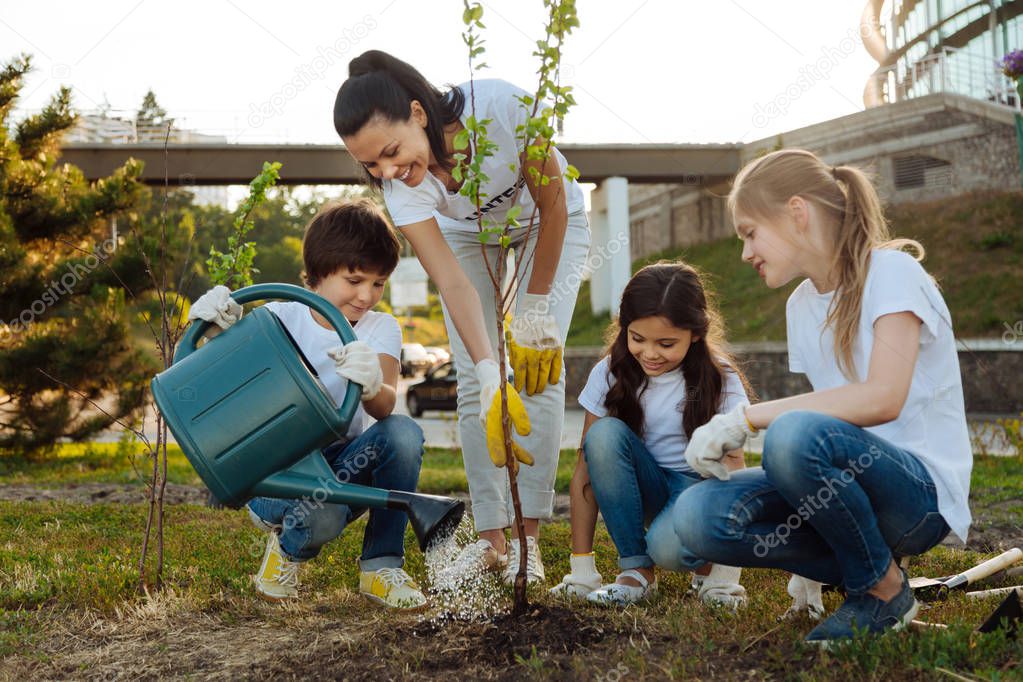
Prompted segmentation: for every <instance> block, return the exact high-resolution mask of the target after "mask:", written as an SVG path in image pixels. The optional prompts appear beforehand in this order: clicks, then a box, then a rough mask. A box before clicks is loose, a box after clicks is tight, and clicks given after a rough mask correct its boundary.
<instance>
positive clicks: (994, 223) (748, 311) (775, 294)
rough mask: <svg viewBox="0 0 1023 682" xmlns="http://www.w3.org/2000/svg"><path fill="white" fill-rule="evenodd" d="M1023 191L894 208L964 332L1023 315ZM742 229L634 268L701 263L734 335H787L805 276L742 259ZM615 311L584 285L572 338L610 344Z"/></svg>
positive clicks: (897, 228)
mask: <svg viewBox="0 0 1023 682" xmlns="http://www.w3.org/2000/svg"><path fill="white" fill-rule="evenodd" d="M1021 216H1023V193H1020V192H1011V193H998V194H977V195H969V196H964V197H958V198H956V199H951V200H942V201H935V202H929V203H920V204H906V205H902V206H898V207H895V208H893V209H891V210H890V211H889V213H888V218H889V220H890V223H891V226H892V232H893V234H894V235H895V236H897V237H909V238H912V239H916V240H918V241H920V242H921V243H922V244H923V246H924V248H925V249H926V250H927V258H926V259H925V260H924V263H923V264H924V267H925V268H926V269H927V271H928V272H930V273H931V274H932V275H933V276H934V277H935V279H937V281H938V283H939V285H940V286H941V289H942V294H943V295H944V297H945V301H946V303H947V304H948V307H949V310H950V311H951V313H952V320H953V323H954V325H955V330H956V335H957V336H959V337H961V338H983V337H993V338H999V337H1000V336H1001V335H1002V333H1003V332H1005V325H1006V324H1008V325H1010V326H1012V325H1013V324H1015V322H1016V321H1017V320H1023V218H1021ZM741 251H742V246H741V244H740V242H739V240H738V239H737V238H735V237H729V238H726V239H722V240H719V241H715V242H709V243H706V244H697V245H695V246H692V247H688V248H683V249H675V250H669V251H664V252H662V253H657V254H654V255H652V256H649V257H647V258H644V259H641V260H638V261H636V262H635V263H633V267H632V270H633V272H635V271H636V270H638V269H639V268H641V267H643V266H644V265H647V264H648V263H653V262H656V261H658V260H662V259H667V260H676V259H681V260H685V261H687V262H688V263H690V264H692V265H694V266H696V267H697V268H698V269H700V270H702V271H703V272H704V273H705V274H706V275H707V279H708V283H709V285H710V288H711V290H712V291H714V292H716V295H717V299H718V305H719V307H720V310H721V314H722V316H723V317H724V320H725V324H726V327H727V330H728V338H729V340H731V341H783V340H784V339H785V301H786V300H787V299H788V296H789V294H790V293H791V292H792V289H794V288H795V287H796V285H797V284H798V282H793V283H791V284H789V285H788V286H785V287H782V288H780V289H776V290H772V289H768V288H767V287H766V286H764V284H763V282H761V281H760V278H759V277H757V274H756V272H755V271H754V270H753V268H751V267H749V265H747V264H746V263H744V262H742V260H741V258H740V253H741ZM609 322H610V317H609V316H608V315H606V314H604V315H599V316H595V315H593V313H592V310H591V308H590V300H589V283H588V282H584V283H583V286H582V287H581V288H580V291H579V299H578V300H577V302H576V308H575V313H574V316H573V318H572V326H571V328H570V329H569V334H568V345H569V346H600V345H603V334H604V330H605V329H606V327H607V325H608V323H609Z"/></svg>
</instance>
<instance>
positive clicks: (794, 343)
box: [785, 249, 973, 542]
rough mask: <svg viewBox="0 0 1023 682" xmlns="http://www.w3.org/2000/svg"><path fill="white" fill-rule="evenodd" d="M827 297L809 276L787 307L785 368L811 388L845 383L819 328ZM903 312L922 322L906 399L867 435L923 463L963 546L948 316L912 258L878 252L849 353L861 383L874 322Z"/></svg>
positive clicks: (967, 450) (965, 488)
mask: <svg viewBox="0 0 1023 682" xmlns="http://www.w3.org/2000/svg"><path fill="white" fill-rule="evenodd" d="M832 295H833V293H832V292H829V293H826V294H821V293H818V292H817V289H816V288H815V287H814V285H813V283H812V282H811V281H810V280H809V279H807V280H805V281H804V282H802V284H800V285H799V286H798V287H796V290H795V291H793V292H792V295H791V296H790V297H789V300H788V303H787V305H786V310H785V316H786V324H787V329H788V351H789V369H790V370H791V371H792V372H798V373H801V374H805V375H806V376H807V378H808V379H809V380H810V384H811V385H812V386H813V390H815V391H822V390H825V389H829V388H836V387H838V386H845V385H847V384H848V383H849V380H848V379H846V378H845V376H843V375H842V372H841V370H840V369H839V367H838V363H837V361H836V359H835V351H834V340H835V337H834V333H833V331H832V330H831V328H830V327H828V328H825V326H824V325H825V320H826V319H827V315H828V307H829V306H830V305H831V299H832ZM907 311H908V312H911V313H913V314H914V315H916V316H917V317H918V318H920V320H921V321H922V322H923V324H922V325H921V327H920V352H919V355H918V356H917V361H916V365H915V366H914V368H913V378H912V383H911V384H910V388H909V395H907V396H906V403H905V404H904V405H903V407H902V412H900V413H899V416H898V418H897V419H895V420H894V421H891V422H888V423H886V424H880V425H878V426H871V427H868V428H867V429H866V430H867V431H870V432H871V433H873V434H874V435H876V436H879V437H881V438H884V439H885V440H887V441H888V442H890V443H892V444H893V445H896V446H898V447H900V448H902V449H904V450H908V451H909V452H911V453H913V454H914V455H916V456H917V457H918V458H919V459H920V461H921V463H923V465H924V467H925V468H926V469H927V471H928V473H930V475H931V477H932V478H933V479H934V483H935V487H936V488H937V494H938V510H939V511H940V512H941V515H942V517H943V518H944V519H945V521H946V522H947V523H948V525H949V527H950V528H951V529H952V530H953V532H955V534H956V535H958V536H959V538H960V539H962V540H963V541H964V542H965V541H966V534H967V531H968V530H969V527H970V508H969V504H968V498H969V493H970V470H971V469H972V468H973V451H972V448H971V446H970V435H969V431H968V429H967V425H966V409H965V406H964V403H963V385H962V378H961V376H960V374H959V355H958V353H957V352H956V342H955V337H954V335H953V332H952V316H951V314H950V313H949V311H948V306H947V305H945V301H944V299H943V298H942V297H941V293H940V292H939V291H938V287H937V285H936V284H935V283H934V281H933V280H932V279H931V277H930V276H929V275H928V274H927V272H926V271H925V270H924V269H923V267H922V266H921V265H920V263H918V262H917V261H916V260H915V259H914V258H913V257H912V256H911V255H909V254H908V253H905V252H903V251H896V250H893V249H875V250H874V251H872V252H871V257H870V266H869V270H868V271H867V280H866V284H865V285H864V289H863V307H862V312H861V314H860V326H859V331H858V333H857V336H856V341H855V345H854V350H853V357H854V358H855V362H856V372H857V374H858V375H859V377H860V378H861V380H865V379H866V374H867V370H868V369H869V367H870V353H871V350H872V349H873V346H874V323H875V322H876V321H877V319H878V318H879V317H881V316H883V315H889V314H893V313H899V312H907Z"/></svg>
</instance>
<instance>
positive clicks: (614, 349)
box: [604, 262, 750, 437]
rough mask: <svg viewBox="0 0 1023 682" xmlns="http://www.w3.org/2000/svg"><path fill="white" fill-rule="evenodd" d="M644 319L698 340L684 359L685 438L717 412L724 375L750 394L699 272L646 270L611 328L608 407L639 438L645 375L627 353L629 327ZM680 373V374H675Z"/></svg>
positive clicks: (664, 266)
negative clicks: (730, 374) (652, 319)
mask: <svg viewBox="0 0 1023 682" xmlns="http://www.w3.org/2000/svg"><path fill="white" fill-rule="evenodd" d="M644 317H663V318H665V319H667V320H668V321H669V322H670V323H671V324H672V325H673V326H675V327H678V328H679V329H688V330H690V331H691V332H692V333H693V335H694V336H698V337H699V339H698V340H696V341H693V343H692V345H690V346H689V351H688V352H687V353H686V356H685V358H683V359H682V365H681V368H680V369H681V371H682V376H683V377H684V378H685V385H686V395H685V396H680V399H681V398H683V397H684V398H685V404H684V407H683V410H682V428H683V430H684V431H685V434H686V436H687V437H690V436H692V435H693V431H695V430H696V429H697V428H698V427H700V426H702V425H703V424H706V423H707V422H708V421H710V418H711V417H713V416H714V415H715V414H717V412H718V406H719V405H720V403H721V395H722V392H723V390H724V372H725V369H726V368H728V369H730V370H732V371H734V372H735V373H736V374H738V376H739V379H740V380H741V381H742V383H743V386H744V387H746V391H747V393H750V389H749V384H748V383H747V381H746V378H745V377H744V376H743V374H742V372H741V371H740V370H739V367H738V365H737V364H736V363H735V360H734V359H733V358H732V356H731V355H730V354H729V353H728V352H727V351H726V350H725V347H724V330H723V325H722V324H721V317H720V315H719V314H718V312H717V309H716V308H715V306H714V305H713V301H711V300H708V296H707V292H706V291H705V290H704V287H703V282H702V281H701V278H700V273H699V272H697V271H696V269H695V268H693V267H692V266H690V265H687V264H685V263H679V262H661V263H656V264H654V265H648V266H646V267H645V268H643V269H642V270H640V271H639V272H637V273H636V274H635V275H633V277H632V279H631V280H629V283H628V284H627V285H626V286H625V291H624V292H622V304H621V308H620V310H619V313H618V321H617V322H616V323H612V325H611V327H610V328H609V329H608V337H609V340H610V343H609V345H608V348H607V355H608V356H609V357H608V369H609V371H610V373H611V375H612V376H614V378H615V384H614V385H613V386H612V387H611V388H610V389H609V390H608V392H607V396H606V397H605V398H604V405H605V406H606V407H607V410H608V413H609V414H610V416H612V417H617V418H618V419H621V420H622V421H623V422H625V423H626V424H627V425H628V426H629V428H630V429H632V430H633V431H634V432H635V433H636V435H638V436H641V437H642V435H643V407H642V405H641V404H640V402H639V398H640V395H641V394H642V392H643V391H644V390H646V387H647V376H646V374H645V373H644V372H643V368H642V367H640V364H639V362H638V361H637V360H636V358H635V357H633V355H632V353H630V352H629V336H628V335H629V325H630V324H632V323H633V322H634V321H635V320H640V319H643V318H644ZM673 371H677V370H673Z"/></svg>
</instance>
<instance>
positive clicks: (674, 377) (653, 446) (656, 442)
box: [579, 356, 747, 473]
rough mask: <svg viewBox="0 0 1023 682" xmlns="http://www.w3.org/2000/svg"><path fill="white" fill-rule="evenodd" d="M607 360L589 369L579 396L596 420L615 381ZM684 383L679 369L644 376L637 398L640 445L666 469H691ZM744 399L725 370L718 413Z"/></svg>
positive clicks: (731, 374)
mask: <svg viewBox="0 0 1023 682" xmlns="http://www.w3.org/2000/svg"><path fill="white" fill-rule="evenodd" d="M609 360H610V358H608V357H607V356H605V357H604V358H602V359H601V361H600V362H598V363H597V364H596V365H594V367H593V369H592V370H590V377H589V379H587V380H586V386H584V387H583V390H582V392H581V393H580V394H579V404H580V405H582V406H583V408H584V409H585V410H586V411H587V412H589V413H590V414H593V415H596V416H597V417H606V416H607V414H608V412H607V407H606V406H605V405H604V399H605V398H606V397H607V392H608V391H609V390H610V389H611V387H612V386H614V385H615V382H616V381H617V379H615V377H614V375H613V374H611V372H610V371H609V370H608V363H609ZM685 397H686V380H685V377H683V376H682V369H681V368H678V369H675V370H672V371H670V372H667V373H665V374H661V375H660V376H656V377H647V386H646V389H645V390H644V391H643V392H642V393H641V394H640V396H639V404H640V406H641V407H642V408H643V444H644V445H646V449H647V450H649V451H650V454H651V455H653V456H654V460H655V461H656V462H657V464H659V465H660V466H661V467H663V468H665V469H672V470H674V471H685V472H689V473H692V472H693V470H692V468H691V467H690V466H689V463H688V462H686V457H685V453H686V446H687V445H689V438H687V437H686V432H685V430H684V429H683V428H682V412H683V410H684V409H685ZM745 400H747V398H746V389H744V388H743V386H742V381H740V380H739V376H738V375H737V374H736V373H735V372H732V371H730V370H725V385H724V386H723V387H722V392H721V403H720V405H719V406H718V412H728V411H729V410H731V409H732V408H733V407H735V406H736V405H738V404H739V403H741V402H743V401H745Z"/></svg>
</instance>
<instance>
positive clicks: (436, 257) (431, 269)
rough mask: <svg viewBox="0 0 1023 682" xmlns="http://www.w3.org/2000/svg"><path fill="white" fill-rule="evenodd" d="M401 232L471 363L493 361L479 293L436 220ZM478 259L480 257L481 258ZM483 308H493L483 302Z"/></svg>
mask: <svg viewBox="0 0 1023 682" xmlns="http://www.w3.org/2000/svg"><path fill="white" fill-rule="evenodd" d="M401 233H402V234H403V235H405V238H406V239H408V240H409V243H410V244H412V248H413V249H415V251H416V256H418V257H419V262H420V263H421V264H422V265H423V269H425V270H426V274H428V275H429V276H430V278H431V279H432V280H433V281H434V283H436V285H437V289H438V291H440V295H441V298H443V299H444V305H446V306H447V309H448V313H449V314H450V315H451V321H452V322H454V324H455V329H456V330H457V331H458V336H459V337H460V338H461V339H462V343H464V344H465V348H466V350H468V351H469V357H471V358H472V361H473V363H478V362H480V361H481V360H486V359H487V358H489V359H491V360H492V359H494V352H493V349H492V348H491V347H490V337H489V335H488V334H487V329H486V324H485V323H484V321H483V320H484V317H483V305H484V304H483V302H481V301H480V296H479V293H477V291H476V288H475V287H473V285H472V283H471V282H470V281H469V278H468V277H466V275H465V271H463V270H462V266H461V265H459V264H458V260H457V259H456V258H455V254H453V253H452V252H451V247H449V246H448V243H447V242H446V241H444V236H443V235H442V234H441V232H440V227H438V225H437V221H436V220H435V219H433V218H431V219H429V220H424V221H422V222H419V223H413V224H411V225H406V226H404V227H402V228H401ZM481 257H482V256H481ZM486 305H493V302H492V301H487V302H486Z"/></svg>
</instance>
